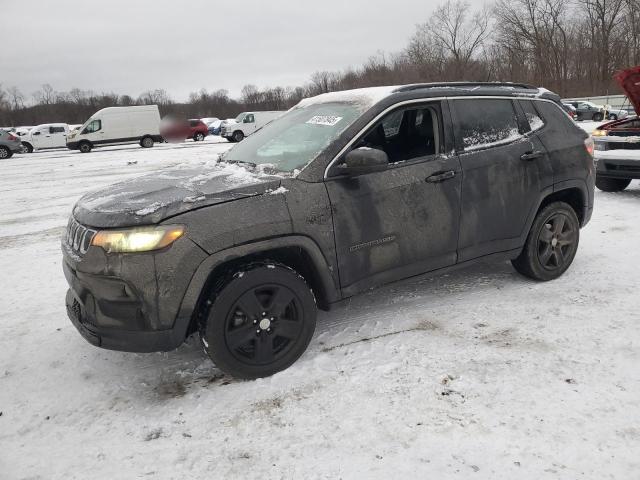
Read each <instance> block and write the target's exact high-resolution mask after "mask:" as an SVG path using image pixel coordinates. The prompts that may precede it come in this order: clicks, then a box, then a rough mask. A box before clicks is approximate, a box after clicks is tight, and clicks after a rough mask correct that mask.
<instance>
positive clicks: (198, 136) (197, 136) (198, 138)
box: [193, 132, 204, 142]
mask: <svg viewBox="0 0 640 480" xmlns="http://www.w3.org/2000/svg"><path fill="white" fill-rule="evenodd" d="M202 140H204V134H203V133H199V132H198V133H196V134H195V135H194V136H193V141H194V142H201V141H202Z"/></svg>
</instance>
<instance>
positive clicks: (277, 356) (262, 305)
mask: <svg viewBox="0 0 640 480" xmlns="http://www.w3.org/2000/svg"><path fill="white" fill-rule="evenodd" d="M211 301H212V302H213V304H212V306H211V308H210V310H209V312H208V314H207V317H206V319H205V320H204V322H203V323H202V324H201V325H200V338H201V339H202V343H203V345H204V348H205V351H206V352H207V354H208V355H209V357H210V358H211V360H213V362H214V363H215V364H216V366H217V367H218V368H220V369H221V370H222V371H224V372H226V373H228V374H230V375H233V376H235V377H239V378H260V377H267V376H269V375H273V374H274V373H276V372H279V371H281V370H284V369H286V368H288V367H289V366H290V365H292V364H293V363H294V362H295V361H296V360H297V359H298V358H299V357H300V356H301V355H302V354H303V353H304V351H305V350H306V348H307V346H308V345H309V342H310V341H311V337H312V336H313V332H314V330H315V326H316V304H315V299H314V296H313V293H312V292H311V290H310V288H309V286H308V285H307V283H306V282H305V280H304V278H302V277H301V276H300V275H298V273H296V272H295V271H294V270H292V269H290V268H288V267H286V266H284V265H280V264H266V263H264V264H263V263H261V264H254V265H251V266H248V267H246V268H245V269H240V271H238V272H236V273H235V274H233V275H232V276H231V277H230V278H228V279H227V280H226V281H223V282H221V285H220V286H219V287H217V288H214V292H213V294H212V297H211Z"/></svg>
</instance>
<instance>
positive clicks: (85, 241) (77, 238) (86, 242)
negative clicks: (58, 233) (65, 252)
mask: <svg viewBox="0 0 640 480" xmlns="http://www.w3.org/2000/svg"><path fill="white" fill-rule="evenodd" d="M95 234H96V231H95V230H91V229H90V228H87V227H85V226H84V225H80V224H79V223H78V222H76V220H75V219H74V218H73V217H71V218H70V219H69V224H68V225H67V235H66V238H65V241H66V243H67V245H68V246H69V247H71V249H72V250H73V251H74V252H76V253H80V254H83V255H84V254H85V253H87V250H88V249H89V246H90V245H91V240H93V237H94V235H95Z"/></svg>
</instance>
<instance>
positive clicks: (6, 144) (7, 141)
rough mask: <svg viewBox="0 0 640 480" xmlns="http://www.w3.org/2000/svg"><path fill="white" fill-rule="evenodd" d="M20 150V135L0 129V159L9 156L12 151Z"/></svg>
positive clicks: (19, 151) (18, 151) (11, 154)
mask: <svg viewBox="0 0 640 480" xmlns="http://www.w3.org/2000/svg"><path fill="white" fill-rule="evenodd" d="M21 152H22V142H20V137H18V136H16V135H14V134H13V133H10V132H7V131H6V130H3V129H0V160H4V159H7V158H11V157H12V156H13V154H14V153H21Z"/></svg>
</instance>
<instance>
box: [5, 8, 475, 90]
mask: <svg viewBox="0 0 640 480" xmlns="http://www.w3.org/2000/svg"><path fill="white" fill-rule="evenodd" d="M474 3H478V2H474ZM434 6H435V2H431V1H427V0H394V1H392V2H389V1H378V0H322V1H309V0H233V1H231V0H227V1H219V0H216V1H212V0H209V1H206V0H205V1H193V2H183V1H176V0H171V1H166V0H126V1H125V0H101V1H96V0H58V1H51V0H31V1H28V2H18V3H16V2H13V1H9V0H0V9H2V11H3V14H2V17H3V22H2V27H1V28H0V41H1V43H0V45H2V47H1V48H0V65H1V68H0V71H1V72H2V73H1V74H0V82H1V83H2V85H3V87H5V88H6V87H10V86H13V85H15V86H17V87H18V88H20V89H21V90H22V91H23V93H25V95H26V96H27V97H28V98H30V97H31V94H32V93H33V92H34V91H36V90H37V89H38V88H39V87H40V86H41V85H42V84H43V83H49V84H51V85H52V86H53V88H54V89H55V90H59V91H62V90H69V89H71V88H73V87H79V88H82V89H87V90H89V89H90V90H94V91H96V92H102V91H113V92H116V93H121V94H122V93H127V94H130V95H133V96H137V95H138V94H140V93H141V92H142V91H144V90H148V89H154V88H165V89H166V90H167V91H168V92H169V94H170V95H171V96H172V97H173V98H174V99H175V100H184V99H186V98H187V96H188V94H189V92H192V91H194V90H199V89H200V88H207V89H208V90H212V89H219V88H225V89H228V90H229V92H230V93H231V95H232V96H235V95H238V94H239V92H240V89H241V88H242V86H243V85H245V84H247V83H253V84H256V85H257V86H258V87H267V86H276V85H283V86H295V85H300V84H303V83H305V82H306V81H307V80H308V79H309V77H310V75H311V74H312V73H313V72H314V71H317V70H339V69H343V68H345V67H347V66H349V65H359V64H361V63H363V62H364V61H365V60H366V59H367V58H368V57H369V56H371V55H373V54H375V53H376V52H378V51H386V52H393V51H398V50H400V49H401V48H402V47H404V46H405V45H406V43H407V40H408V38H409V37H410V36H411V34H412V33H413V32H414V29H415V25H416V24H417V23H421V22H424V21H426V20H427V19H428V17H429V14H430V12H431V11H432V10H433V8H434Z"/></svg>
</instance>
